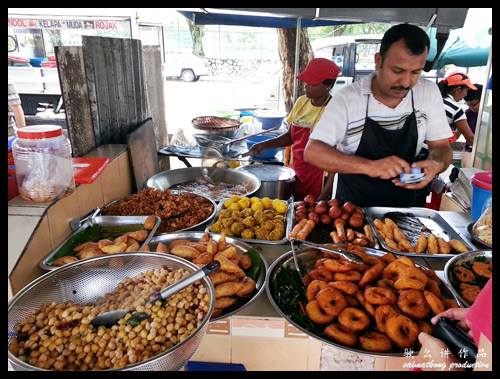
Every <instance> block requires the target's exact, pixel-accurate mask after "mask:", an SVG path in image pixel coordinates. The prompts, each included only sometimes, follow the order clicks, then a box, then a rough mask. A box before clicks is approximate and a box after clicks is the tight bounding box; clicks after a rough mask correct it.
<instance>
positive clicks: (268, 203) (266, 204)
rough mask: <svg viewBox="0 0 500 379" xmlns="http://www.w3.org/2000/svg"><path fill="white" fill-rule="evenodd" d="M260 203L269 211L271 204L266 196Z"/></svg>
mask: <svg viewBox="0 0 500 379" xmlns="http://www.w3.org/2000/svg"><path fill="white" fill-rule="evenodd" d="M261 203H262V205H263V206H264V208H265V209H271V208H272V207H273V202H272V201H271V199H270V198H268V197H267V196H266V197H263V198H262V200H261Z"/></svg>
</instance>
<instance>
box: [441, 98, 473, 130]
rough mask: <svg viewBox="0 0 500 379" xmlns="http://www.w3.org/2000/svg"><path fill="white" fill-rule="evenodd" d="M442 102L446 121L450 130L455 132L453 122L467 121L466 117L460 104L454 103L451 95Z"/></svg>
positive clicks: (455, 128)
mask: <svg viewBox="0 0 500 379" xmlns="http://www.w3.org/2000/svg"><path fill="white" fill-rule="evenodd" d="M443 102H444V110H445V113H446V118H447V119H448V124H449V125H450V127H451V130H457V127H456V126H455V122H457V121H460V120H467V116H466V114H465V112H464V110H463V109H462V107H461V105H460V103H458V102H456V101H455V99H454V98H453V97H452V96H451V95H448V96H447V97H445V98H444V99H443Z"/></svg>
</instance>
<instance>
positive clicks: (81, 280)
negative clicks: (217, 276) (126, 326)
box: [8, 252, 215, 371]
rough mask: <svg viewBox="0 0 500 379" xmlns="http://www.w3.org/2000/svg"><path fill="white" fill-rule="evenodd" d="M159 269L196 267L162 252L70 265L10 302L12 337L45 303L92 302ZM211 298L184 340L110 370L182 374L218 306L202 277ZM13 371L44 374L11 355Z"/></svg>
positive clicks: (54, 271) (36, 281)
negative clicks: (138, 276)
mask: <svg viewBox="0 0 500 379" xmlns="http://www.w3.org/2000/svg"><path fill="white" fill-rule="evenodd" d="M160 266H166V267H168V268H172V269H178V268H183V269H186V270H188V271H190V272H192V271H195V270H197V269H198V267H197V266H196V265H195V264H193V263H191V262H188V261H186V260H185V259H182V258H178V257H176V256H173V255H166V254H158V253H149V252H148V253H146V252H143V253H124V254H110V255H104V256H100V257H95V258H89V259H85V260H82V261H79V262H75V263H71V264H68V265H65V266H62V267H59V268H58V269H57V270H53V271H51V272H48V273H46V274H45V275H42V276H41V277H39V278H38V279H36V280H34V281H33V282H31V283H30V284H28V285H27V286H26V287H24V288H23V289H22V290H21V291H19V293H18V294H17V295H16V296H15V297H14V298H13V299H12V300H11V302H10V303H9V305H8V336H9V337H8V339H9V342H10V340H11V338H12V337H13V336H14V335H15V334H16V332H15V329H14V328H15V326H16V324H18V323H19V322H20V321H21V320H24V319H26V318H27V317H28V316H30V315H31V314H33V313H34V312H35V310H37V309H38V308H40V306H41V305H42V304H47V303H48V304H50V303H51V302H53V301H55V302H58V303H63V302H65V301H69V300H72V301H74V302H75V303H78V304H87V303H94V302H95V301H96V300H98V299H100V298H102V296H104V294H106V293H108V292H111V291H113V290H114V289H116V286H117V285H118V283H120V282H121V281H122V280H124V279H125V278H126V277H134V276H136V275H139V274H141V273H143V272H145V271H148V270H153V269H155V268H157V267H160ZM201 282H202V283H203V284H204V286H205V287H206V288H207V292H208V294H209V296H210V305H209V309H208V312H207V313H206V314H205V316H204V318H203V320H202V322H201V324H200V325H199V326H198V327H197V329H195V330H194V331H193V333H192V334H191V335H190V336H189V337H188V338H187V339H186V340H184V341H182V342H180V343H178V344H177V345H175V346H173V347H172V348H170V349H167V350H165V351H164V352H162V353H160V354H157V355H155V356H153V357H151V358H149V359H148V360H145V361H142V362H138V363H135V364H132V365H128V366H126V367H125V368H123V369H121V370H106V371H129V370H130V371H134V370H140V371H167V370H179V369H180V368H182V367H183V366H184V365H185V364H186V362H187V361H188V360H189V359H190V358H191V357H192V355H193V354H194V353H195V351H196V350H197V349H198V346H199V344H200V342H201V340H202V338H203V336H204V335H205V333H206V330H207V327H208V320H209V315H211V314H212V312H213V310H214V307H215V289H214V286H213V285H212V281H211V280H209V279H208V278H206V277H205V278H203V279H201ZM8 360H9V362H10V363H11V364H12V367H13V368H14V370H16V371H17V370H19V371H21V370H28V371H46V370H43V369H40V368H38V367H35V366H32V365H30V364H28V363H26V362H23V361H21V360H20V359H19V358H17V357H16V356H14V355H13V354H12V353H11V352H10V351H9V352H8Z"/></svg>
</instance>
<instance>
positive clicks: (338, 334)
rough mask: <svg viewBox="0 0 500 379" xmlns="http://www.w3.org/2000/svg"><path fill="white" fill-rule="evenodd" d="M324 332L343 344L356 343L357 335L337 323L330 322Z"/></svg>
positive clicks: (351, 344) (352, 344) (350, 344)
mask: <svg viewBox="0 0 500 379" xmlns="http://www.w3.org/2000/svg"><path fill="white" fill-rule="evenodd" d="M325 334H326V335H327V336H328V337H330V338H331V339H333V340H334V341H335V342H338V343H340V344H342V345H345V346H355V345H356V344H357V343H358V336H357V335H356V333H354V332H351V331H350V330H349V329H346V328H344V327H343V326H342V325H339V324H330V325H328V326H327V327H326V328H325Z"/></svg>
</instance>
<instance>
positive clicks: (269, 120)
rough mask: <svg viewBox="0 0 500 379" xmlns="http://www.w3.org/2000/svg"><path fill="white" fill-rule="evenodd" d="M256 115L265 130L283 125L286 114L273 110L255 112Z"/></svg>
mask: <svg viewBox="0 0 500 379" xmlns="http://www.w3.org/2000/svg"><path fill="white" fill-rule="evenodd" d="M254 117H255V119H256V120H257V121H259V122H260V123H261V125H262V129H263V130H267V129H272V128H275V127H277V126H281V124H282V123H283V120H284V119H285V117H286V114H284V113H280V112H272V111H259V112H254Z"/></svg>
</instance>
